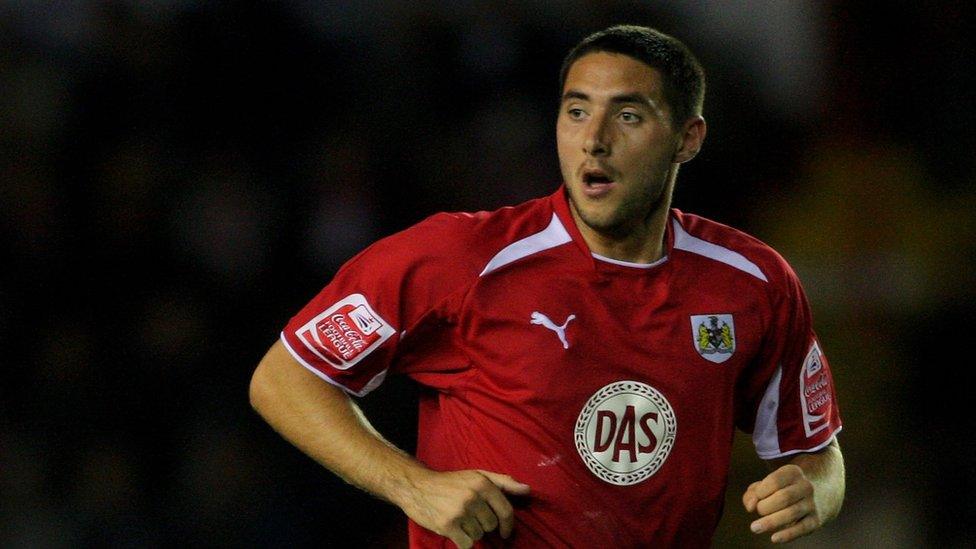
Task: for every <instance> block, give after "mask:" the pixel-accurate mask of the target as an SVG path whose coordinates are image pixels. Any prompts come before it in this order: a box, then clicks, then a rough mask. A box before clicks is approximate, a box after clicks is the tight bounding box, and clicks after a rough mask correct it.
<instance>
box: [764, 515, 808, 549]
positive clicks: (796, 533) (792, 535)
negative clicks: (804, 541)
mask: <svg viewBox="0 0 976 549" xmlns="http://www.w3.org/2000/svg"><path fill="white" fill-rule="evenodd" d="M816 529H817V519H816V517H814V516H813V515H807V516H805V517H803V519H802V520H800V522H797V523H796V524H794V525H793V526H790V527H789V528H787V529H785V530H780V531H779V532H776V533H775V534H773V535H772V536H770V538H769V539H770V541H772V542H773V543H786V542H787V541H793V540H795V539H796V538H798V537H802V536H805V535H807V534H809V533H810V532H813V531H814V530H816Z"/></svg>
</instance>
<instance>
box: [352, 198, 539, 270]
mask: <svg viewBox="0 0 976 549" xmlns="http://www.w3.org/2000/svg"><path fill="white" fill-rule="evenodd" d="M552 215H553V210H552V206H551V203H550V201H549V200H548V199H547V198H540V199H535V200H530V201H528V202H525V203H522V204H519V205H516V206H507V207H504V208H500V209H497V210H494V211H479V212H441V213H437V214H434V215H432V216H430V217H428V218H426V219H424V220H423V221H421V222H419V223H417V224H416V225H413V226H411V227H409V228H407V229H405V230H403V231H400V232H398V233H396V234H393V235H391V236H388V237H386V238H384V239H382V240H380V241H378V242H376V243H375V244H373V245H372V246H370V247H369V248H367V249H366V250H365V251H364V252H363V253H362V255H365V256H369V257H371V258H373V259H374V260H375V259H377V258H378V259H379V260H380V261H383V262H390V263H394V264H406V265H413V266H415V267H417V268H421V269H423V270H425V271H428V272H432V271H440V272H443V273H444V274H445V275H450V277H451V278H452V279H455V280H456V279H458V278H459V277H460V278H467V277H474V278H476V277H477V276H478V274H480V273H481V272H482V270H483V269H484V268H485V266H486V265H487V264H488V263H489V261H491V259H492V258H493V257H494V256H495V255H497V254H498V252H499V251H500V250H502V249H504V248H505V247H506V246H508V245H509V244H511V243H512V242H515V241H518V240H519V239H522V238H524V237H525V236H527V235H531V234H533V233H537V232H539V231H540V230H542V229H544V228H545V227H546V226H547V225H548V224H549V223H550V222H551V221H552Z"/></svg>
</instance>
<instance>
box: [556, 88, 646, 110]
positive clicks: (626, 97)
mask: <svg viewBox="0 0 976 549" xmlns="http://www.w3.org/2000/svg"><path fill="white" fill-rule="evenodd" d="M570 99H579V100H581V101H589V100H590V96H589V95H586V94H585V93H583V92H581V91H577V90H568V91H567V92H566V93H564V94H563V101H564V102H565V101H568V100H570ZM610 102H611V103H637V104H639V105H647V104H650V105H651V106H653V107H655V108H656V107H657V104H656V103H655V102H654V100H653V99H651V98H650V97H646V96H643V95H641V94H639V93H623V94H620V95H614V96H613V97H611V98H610Z"/></svg>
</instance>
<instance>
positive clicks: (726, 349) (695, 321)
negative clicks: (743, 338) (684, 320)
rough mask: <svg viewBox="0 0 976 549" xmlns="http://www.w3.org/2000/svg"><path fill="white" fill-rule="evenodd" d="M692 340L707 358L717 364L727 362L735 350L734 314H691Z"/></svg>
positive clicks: (703, 356)
mask: <svg viewBox="0 0 976 549" xmlns="http://www.w3.org/2000/svg"><path fill="white" fill-rule="evenodd" d="M691 340H692V343H693V344H694V345H695V350H697V351H698V354H700V355H701V357H702V358H704V359H705V360H708V361H711V362H714V363H716V364H718V363H720V362H725V361H726V360H728V359H729V357H731V356H732V353H734V352H735V323H734V322H733V321H732V315H731V314H714V315H691Z"/></svg>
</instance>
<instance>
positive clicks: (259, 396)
mask: <svg viewBox="0 0 976 549" xmlns="http://www.w3.org/2000/svg"><path fill="white" fill-rule="evenodd" d="M248 392H249V397H250V401H251V406H252V407H253V408H254V409H255V410H256V411H257V412H258V413H260V414H261V415H263V416H266V415H267V414H268V412H269V411H271V409H272V408H275V407H283V406H290V405H289V404H288V402H289V400H290V399H297V400H306V401H322V400H329V401H331V400H339V399H341V400H345V399H347V398H348V397H347V396H346V395H345V393H344V392H343V391H342V390H341V389H339V388H338V387H334V386H332V385H330V384H328V383H325V382H323V381H322V380H321V379H318V378H316V377H315V376H314V375H312V373H311V372H309V371H308V370H306V369H305V368H303V367H302V366H301V365H300V364H299V363H298V362H297V361H296V360H295V359H294V357H292V355H291V354H290V353H289V352H288V351H287V350H286V349H285V347H284V345H283V344H282V342H281V340H278V341H276V342H275V343H274V345H272V346H271V348H270V349H268V352H267V353H266V354H265V355H264V358H262V359H261V362H259V363H258V367H257V368H256V369H255V370H254V374H253V375H252V376H251V384H250V387H249V390H248Z"/></svg>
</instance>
